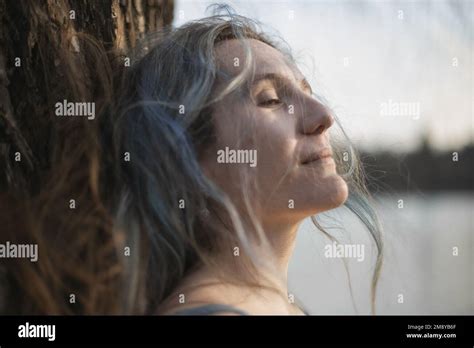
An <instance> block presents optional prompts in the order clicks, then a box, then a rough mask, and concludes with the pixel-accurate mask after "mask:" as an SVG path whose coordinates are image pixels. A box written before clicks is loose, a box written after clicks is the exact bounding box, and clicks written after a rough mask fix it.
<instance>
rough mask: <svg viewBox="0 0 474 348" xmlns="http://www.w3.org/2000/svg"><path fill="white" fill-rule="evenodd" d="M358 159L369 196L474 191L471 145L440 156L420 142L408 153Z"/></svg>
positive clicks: (369, 154)
mask: <svg viewBox="0 0 474 348" xmlns="http://www.w3.org/2000/svg"><path fill="white" fill-rule="evenodd" d="M360 156H361V159H362V162H363V164H364V168H365V171H366V173H367V175H368V182H367V184H368V186H369V189H370V190H371V191H372V192H378V193H380V192H387V191H389V192H390V191H417V190H420V191H440V190H446V191H448V190H463V191H466V190H473V189H474V185H473V181H474V162H473V159H474V143H471V144H469V145H468V146H465V147H464V148H462V149H459V150H452V151H444V152H439V151H434V150H432V149H431V147H430V146H429V144H428V142H423V144H422V145H421V146H420V147H419V148H418V149H417V150H415V151H413V152H410V153H404V154H399V153H395V152H389V151H378V152H364V151H360ZM456 156H457V158H456ZM456 159H457V161H456Z"/></svg>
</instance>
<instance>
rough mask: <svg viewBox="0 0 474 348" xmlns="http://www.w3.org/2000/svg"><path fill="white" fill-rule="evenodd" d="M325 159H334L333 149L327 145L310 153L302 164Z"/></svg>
mask: <svg viewBox="0 0 474 348" xmlns="http://www.w3.org/2000/svg"><path fill="white" fill-rule="evenodd" d="M323 159H332V151H331V149H330V148H328V147H326V148H323V149H321V150H320V151H317V152H313V153H311V154H310V155H308V156H307V157H306V158H305V159H304V161H303V162H301V164H303V165H305V164H310V163H313V162H317V161H321V160H323Z"/></svg>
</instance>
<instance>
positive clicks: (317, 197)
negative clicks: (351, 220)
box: [303, 175, 349, 217]
mask: <svg viewBox="0 0 474 348" xmlns="http://www.w3.org/2000/svg"><path fill="white" fill-rule="evenodd" d="M308 193H309V194H310V196H307V199H306V208H307V209H303V210H304V211H305V214H304V215H306V217H308V216H312V215H316V214H319V213H322V212H324V211H328V210H331V209H335V208H338V207H340V206H341V205H343V204H344V202H345V201H346V200H347V197H348V196H349V188H348V186H347V183H346V182H345V180H344V179H343V178H341V177H340V176H339V175H333V176H330V177H327V178H325V179H324V181H321V182H320V185H318V187H317V188H315V190H313V191H309V190H308Z"/></svg>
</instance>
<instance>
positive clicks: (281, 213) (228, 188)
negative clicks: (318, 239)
mask: <svg viewBox="0 0 474 348" xmlns="http://www.w3.org/2000/svg"><path fill="white" fill-rule="evenodd" d="M246 41H247V43H248V44H249V45H250V48H251V51H252V55H253V62H254V64H255V65H254V66H255V71H254V76H253V79H252V81H249V82H248V83H244V86H245V88H242V89H240V90H239V92H234V93H231V94H230V95H228V96H226V97H225V98H224V99H222V100H221V101H219V102H218V103H217V105H216V106H215V108H214V112H213V115H212V116H213V122H214V129H215V135H216V142H215V143H214V144H213V145H211V146H210V147H209V148H208V149H207V150H206V152H205V154H204V156H203V157H201V158H202V159H201V165H202V166H203V169H204V171H205V172H206V174H207V175H208V176H209V177H210V178H211V179H212V180H213V181H214V182H215V183H216V184H217V185H218V186H219V187H220V188H221V189H222V190H223V191H224V192H225V193H227V194H228V195H229V197H230V198H231V200H233V202H234V204H236V205H237V207H238V208H240V209H243V207H244V201H243V199H242V197H243V194H244V190H246V189H247V190H249V192H248V193H249V194H250V203H251V204H252V205H253V206H259V207H261V209H256V210H254V211H253V213H255V214H256V215H257V217H258V218H260V219H261V221H262V222H263V223H265V222H272V223H293V222H298V221H300V220H302V219H303V218H305V217H308V216H310V215H313V214H317V213H319V212H322V211H325V210H329V209H332V208H335V207H338V206H340V205H341V204H343V203H344V201H345V200H346V199H347V195H348V188H347V185H346V182H345V181H344V180H343V179H342V178H341V177H340V176H339V175H338V174H337V172H336V165H335V162H334V160H333V158H332V156H331V152H332V151H331V147H330V145H329V133H328V129H329V128H330V127H331V126H332V124H333V123H334V119H333V117H332V116H331V114H330V112H329V110H328V109H327V108H326V107H325V106H324V105H322V104H321V103H319V102H318V101H317V100H316V99H314V98H313V97H312V96H311V88H310V86H309V84H308V83H307V82H306V80H305V79H304V77H303V76H302V74H301V73H300V72H299V71H298V69H297V68H296V67H294V65H293V64H291V63H290V62H289V61H288V60H287V58H286V57H285V56H284V55H283V54H282V53H281V52H279V51H278V50H276V49H274V48H272V47H271V46H269V45H267V44H265V43H263V42H261V41H258V40H253V39H248V40H246ZM216 57H217V61H218V64H219V67H220V69H221V70H224V72H225V73H226V74H228V75H229V76H230V77H234V76H236V75H238V74H239V73H240V72H241V71H242V69H243V68H244V67H245V57H246V53H245V49H244V47H243V46H242V42H241V41H239V40H228V41H224V42H222V43H220V44H219V45H218V46H217V47H216ZM227 84H228V81H224V80H223V79H221V80H218V82H217V85H216V91H217V93H219V92H220V91H222V90H223V88H225V87H226V85H227ZM239 150H240V152H239ZM242 150H247V151H242ZM232 155H234V157H232ZM239 162H240V163H239ZM242 162H244V163H242ZM245 177H247V178H250V179H251V180H254V182H255V185H254V186H251V187H247V188H246V186H245V185H246V183H245V182H244V180H243V178H245ZM242 211H245V210H242Z"/></svg>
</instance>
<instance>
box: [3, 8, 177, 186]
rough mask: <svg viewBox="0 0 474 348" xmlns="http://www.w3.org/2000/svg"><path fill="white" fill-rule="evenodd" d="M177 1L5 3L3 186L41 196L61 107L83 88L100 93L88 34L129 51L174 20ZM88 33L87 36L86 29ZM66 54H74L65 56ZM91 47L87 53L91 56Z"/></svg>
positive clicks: (125, 52)
mask: <svg viewBox="0 0 474 348" xmlns="http://www.w3.org/2000/svg"><path fill="white" fill-rule="evenodd" d="M172 18H173V1H172V0H133V1H132V0H120V1H119V0H110V1H80V0H47V1H18V0H4V1H0V170H1V172H0V190H1V191H2V192H3V191H4V190H6V189H7V188H8V189H9V190H12V189H14V190H15V191H16V192H17V193H24V194H27V195H34V193H35V191H37V190H38V189H39V187H40V186H41V185H42V182H43V179H44V178H43V176H44V175H46V174H45V173H47V171H48V169H49V168H50V166H51V158H52V153H53V152H54V151H57V149H55V148H56V147H58V144H60V143H61V142H60V141H58V137H60V136H63V135H64V134H62V135H61V134H59V133H58V127H57V126H56V125H55V122H56V121H55V120H54V117H55V115H54V104H55V103H56V102H57V101H60V100H62V99H63V98H62V97H63V96H66V95H68V93H69V92H70V90H74V89H77V88H80V87H79V86H80V84H79V81H78V82H77V85H74V81H72V84H73V86H71V85H70V84H68V83H65V82H64V81H65V80H67V77H68V76H69V75H70V74H71V71H74V70H76V71H79V72H80V75H81V76H83V79H84V81H81V82H82V85H81V86H87V87H88V91H85V92H84V91H83V92H84V93H82V95H91V96H94V95H95V93H97V90H98V89H99V87H98V86H96V83H97V82H98V80H97V78H96V77H97V74H98V73H100V69H101V67H106V66H107V65H106V64H105V62H104V64H103V65H100V64H99V65H98V64H97V62H94V61H92V60H91V57H89V56H87V55H88V53H87V50H85V51H84V48H85V46H87V40H85V41H83V40H82V38H83V37H85V35H83V34H86V35H88V36H90V37H93V38H95V39H96V40H97V42H99V43H101V44H102V45H103V46H104V48H105V49H106V50H109V51H110V50H112V49H114V50H115V51H118V52H121V53H122V54H124V55H126V54H127V52H128V51H129V50H130V48H133V47H134V46H135V44H136V43H137V40H139V39H141V38H143V37H144V35H145V34H146V33H147V32H151V31H154V30H156V29H158V28H161V27H163V26H167V25H170V24H171V22H172ZM81 33H83V34H81ZM65 52H66V53H67V54H65ZM84 52H86V53H84Z"/></svg>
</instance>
